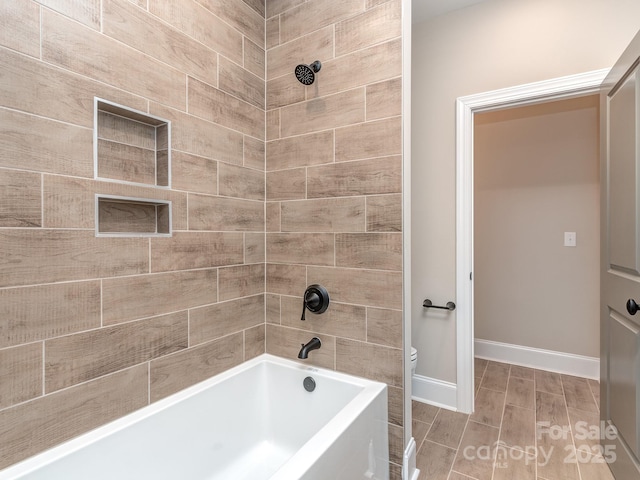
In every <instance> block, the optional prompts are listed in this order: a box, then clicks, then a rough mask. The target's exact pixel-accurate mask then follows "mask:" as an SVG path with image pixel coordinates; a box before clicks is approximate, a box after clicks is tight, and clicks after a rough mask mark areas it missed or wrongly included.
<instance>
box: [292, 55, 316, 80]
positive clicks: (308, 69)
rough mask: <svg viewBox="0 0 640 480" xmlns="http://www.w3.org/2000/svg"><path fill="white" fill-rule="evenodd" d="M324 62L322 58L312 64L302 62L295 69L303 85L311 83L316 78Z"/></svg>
mask: <svg viewBox="0 0 640 480" xmlns="http://www.w3.org/2000/svg"><path fill="white" fill-rule="evenodd" d="M321 68H322V64H321V63H320V60H316V61H315V62H313V63H312V64H311V65H305V64H304V63H301V64H300V65H298V66H297V67H296V69H295V71H294V72H295V74H296V78H297V79H298V81H299V82H300V83H301V84H303V85H311V84H312V83H313V81H314V80H315V79H316V73H318V72H319V71H320V69H321Z"/></svg>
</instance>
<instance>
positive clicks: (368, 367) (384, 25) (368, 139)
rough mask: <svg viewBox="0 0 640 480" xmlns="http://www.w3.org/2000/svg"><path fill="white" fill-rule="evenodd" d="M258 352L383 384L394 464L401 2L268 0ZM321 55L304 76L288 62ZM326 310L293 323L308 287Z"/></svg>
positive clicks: (399, 389)
mask: <svg viewBox="0 0 640 480" xmlns="http://www.w3.org/2000/svg"><path fill="white" fill-rule="evenodd" d="M266 14H267V20H266V43H267V45H266V46H267V68H266V72H267V75H266V79H267V91H266V108H267V115H266V122H267V125H266V132H267V133H266V230H267V234H266V236H267V239H266V263H267V266H266V275H267V285H266V287H267V297H266V308H267V320H266V321H267V330H266V349H267V352H268V353H274V354H277V355H282V356H285V357H288V358H295V357H296V356H297V353H298V350H299V348H300V346H299V345H300V343H302V342H307V341H309V340H310V339H311V338H312V337H313V336H316V335H317V336H318V337H319V338H320V339H321V340H322V348H321V349H320V350H317V351H313V352H311V354H310V355H309V359H308V360H307V362H309V363H312V364H317V365H320V366H324V367H329V368H332V369H336V370H339V371H343V372H347V373H352V374H356V375H361V376H364V377H368V378H371V379H374V380H379V381H382V382H386V383H387V384H388V385H389V422H390V425H389V432H390V454H391V460H392V462H394V465H392V472H394V473H395V474H397V473H398V472H399V469H400V467H399V464H401V463H402V449H403V440H402V438H403V437H402V434H403V420H402V416H403V400H402V398H403V387H404V385H403V379H402V208H401V197H402V195H401V193H402V160H401V158H402V157H401V155H402V150H401V140H402V136H401V125H402V117H401V97H402V95H401V93H402V92H401V83H402V82H401V80H402V76H401V75H402V64H401V58H402V55H401V2H400V1H399V0H388V1H387V0H382V1H366V0H307V1H304V0H268V1H267V3H266ZM315 60H320V61H321V62H322V69H321V70H320V72H318V73H317V74H316V80H315V83H314V84H313V85H311V86H307V87H305V86H303V85H302V84H300V83H298V82H297V80H296V79H295V77H294V76H293V74H292V72H293V69H294V67H295V66H296V65H297V64H298V63H306V64H309V63H311V62H313V61H315ZM313 283H320V284H323V285H324V286H325V287H327V289H328V291H329V294H330V296H331V305H330V307H329V310H328V311H327V312H326V313H324V314H322V315H313V314H308V315H306V321H305V322H302V321H300V310H301V304H302V295H303V293H304V290H305V288H306V286H307V285H309V284H313Z"/></svg>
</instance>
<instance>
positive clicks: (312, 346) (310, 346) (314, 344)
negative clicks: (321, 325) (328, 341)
mask: <svg viewBox="0 0 640 480" xmlns="http://www.w3.org/2000/svg"><path fill="white" fill-rule="evenodd" d="M321 346H322V342H321V341H320V339H319V338H318V337H313V338H312V339H311V340H310V341H309V343H307V344H306V345H305V344H304V343H303V344H302V348H301V349H300V353H298V358H302V359H303V360H304V359H305V358H307V357H308V356H309V352H310V351H311V350H317V349H319V348H320V347H321Z"/></svg>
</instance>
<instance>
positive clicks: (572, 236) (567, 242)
mask: <svg viewBox="0 0 640 480" xmlns="http://www.w3.org/2000/svg"><path fill="white" fill-rule="evenodd" d="M564 246H565V247H575V246H576V232H564Z"/></svg>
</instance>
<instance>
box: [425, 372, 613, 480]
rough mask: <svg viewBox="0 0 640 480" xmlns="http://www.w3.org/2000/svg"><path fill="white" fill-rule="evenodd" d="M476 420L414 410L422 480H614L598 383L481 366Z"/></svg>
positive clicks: (436, 410)
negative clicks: (603, 438) (602, 430)
mask: <svg viewBox="0 0 640 480" xmlns="http://www.w3.org/2000/svg"><path fill="white" fill-rule="evenodd" d="M475 375H476V379H475V380H476V403H475V411H474V413H473V414H472V415H466V414H462V413H457V412H451V411H449V410H445V409H440V408H437V407H433V406H431V405H426V404H423V403H420V402H416V401H414V402H413V437H414V438H415V440H416V443H417V445H418V457H417V464H418V465H417V466H418V468H419V469H420V472H421V474H420V479H421V480H470V479H475V480H613V476H612V475H611V473H610V471H609V468H608V466H607V465H606V463H604V462H603V457H602V455H601V453H604V455H605V456H607V455H609V454H610V453H611V452H607V451H603V450H602V447H601V446H600V445H599V438H600V429H599V423H600V419H599V405H600V399H599V391H600V390H599V388H600V385H599V383H598V382H597V381H594V380H589V379H585V378H578V377H573V376H569V375H560V374H557V373H551V372H547V371H543V370H535V369H531V368H524V367H519V366H515V365H509V364H506V363H498V362H493V361H487V360H481V359H476V363H475Z"/></svg>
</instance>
